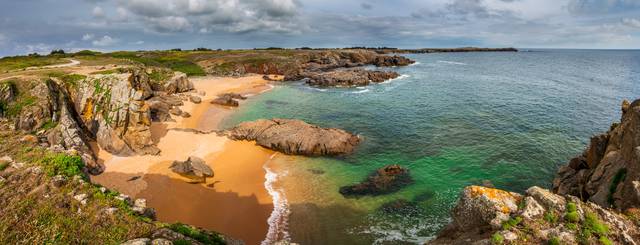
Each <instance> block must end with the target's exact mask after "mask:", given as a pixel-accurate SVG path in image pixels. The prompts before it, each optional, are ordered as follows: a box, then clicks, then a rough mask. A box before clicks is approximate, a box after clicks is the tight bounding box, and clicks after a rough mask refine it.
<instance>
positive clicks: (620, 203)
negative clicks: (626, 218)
mask: <svg viewBox="0 0 640 245" xmlns="http://www.w3.org/2000/svg"><path fill="white" fill-rule="evenodd" d="M621 107H622V118H621V120H620V123H614V124H613V125H612V126H611V128H610V130H609V131H608V132H607V133H605V134H601V135H598V136H595V137H592V138H591V142H590V144H589V146H588V147H587V149H586V150H585V151H584V153H583V154H582V155H580V156H577V157H575V158H574V159H572V160H571V161H570V162H569V163H568V164H567V165H566V166H563V167H561V168H560V169H559V170H558V172H557V175H556V178H555V179H554V181H553V191H554V192H556V193H558V194H561V195H574V196H577V197H580V198H582V200H589V201H592V202H594V203H596V204H598V205H600V206H603V207H614V208H617V209H620V210H625V209H628V208H638V207H640V190H638V189H637V188H635V186H634V184H633V181H634V180H637V179H639V178H640V150H639V149H640V148H639V147H640V100H636V101H634V102H633V103H629V102H628V101H624V102H623V103H622V106H621Z"/></svg>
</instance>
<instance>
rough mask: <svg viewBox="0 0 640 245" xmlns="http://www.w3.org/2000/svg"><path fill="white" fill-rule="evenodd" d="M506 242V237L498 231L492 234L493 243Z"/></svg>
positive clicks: (496, 244)
mask: <svg viewBox="0 0 640 245" xmlns="http://www.w3.org/2000/svg"><path fill="white" fill-rule="evenodd" d="M503 243H504V237H503V236H502V235H500V233H498V232H496V233H493V235H491V244H494V245H498V244H503Z"/></svg>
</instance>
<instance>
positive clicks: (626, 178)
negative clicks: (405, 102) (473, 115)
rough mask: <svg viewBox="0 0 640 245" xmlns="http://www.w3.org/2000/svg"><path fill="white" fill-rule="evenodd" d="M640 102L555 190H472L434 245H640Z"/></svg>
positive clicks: (560, 177)
mask: <svg viewBox="0 0 640 245" xmlns="http://www.w3.org/2000/svg"><path fill="white" fill-rule="evenodd" d="M639 146H640V100H636V101H634V102H633V103H629V102H628V101H624V102H623V103H622V118H621V120H620V123H614V124H613V125H612V126H611V129H610V130H609V131H608V132H607V133H605V134H601V135H598V136H594V137H592V138H591V143H590V144H589V146H588V148H587V149H586V150H585V151H584V153H583V154H581V155H580V156H577V157H575V158H573V159H572V160H571V161H570V162H569V163H568V164H567V165H565V166H562V167H561V168H560V169H559V170H558V173H557V176H556V178H555V179H554V181H553V190H552V191H551V190H546V189H543V188H540V187H535V186H534V187H531V188H529V189H528V190H527V191H526V193H524V194H518V193H512V192H507V191H503V190H498V189H493V188H488V187H481V186H469V187H466V188H465V189H464V190H463V192H462V194H461V196H460V199H459V201H458V203H457V205H456V207H455V208H454V209H453V211H452V218H453V221H452V222H451V223H450V224H449V225H448V226H447V227H445V228H444V229H443V230H442V231H441V232H440V233H439V234H438V236H437V238H436V239H434V240H432V241H430V242H429V244H541V243H548V244H598V243H600V244H636V243H637V242H638V241H640V228H639V226H638V225H640V222H639V221H640V212H639V211H638V208H639V207H640V202H639V199H638V198H639V195H640V194H639V193H640V188H639V187H638V186H639V185H640V184H639V183H638V177H639V176H638V174H640V173H639V172H638V171H639V170H638V166H639V165H640V147H639Z"/></svg>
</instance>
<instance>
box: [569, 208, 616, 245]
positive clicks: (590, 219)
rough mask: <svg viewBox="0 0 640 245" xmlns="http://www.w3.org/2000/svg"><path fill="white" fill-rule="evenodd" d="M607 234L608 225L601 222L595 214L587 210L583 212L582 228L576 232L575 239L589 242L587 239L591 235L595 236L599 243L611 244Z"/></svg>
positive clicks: (582, 242) (583, 242) (580, 241)
mask: <svg viewBox="0 0 640 245" xmlns="http://www.w3.org/2000/svg"><path fill="white" fill-rule="evenodd" d="M607 234H609V227H608V226H607V225H606V224H604V223H602V221H600V220H599V219H598V216H597V215H596V214H594V213H591V212H588V213H586V214H585V217H584V221H583V222H582V229H581V230H580V232H579V233H578V236H577V240H578V243H580V244H590V242H589V240H590V239H591V238H592V237H593V236H596V237H597V239H598V241H600V242H601V243H603V244H611V241H609V238H608V237H607ZM607 242H608V243H607Z"/></svg>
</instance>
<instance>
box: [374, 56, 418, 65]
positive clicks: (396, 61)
mask: <svg viewBox="0 0 640 245" xmlns="http://www.w3.org/2000/svg"><path fill="white" fill-rule="evenodd" d="M413 63H415V61H413V60H411V59H409V58H406V57H404V56H399V55H394V56H386V55H381V56H378V57H376V59H375V61H374V65H376V66H408V65H411V64H413Z"/></svg>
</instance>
